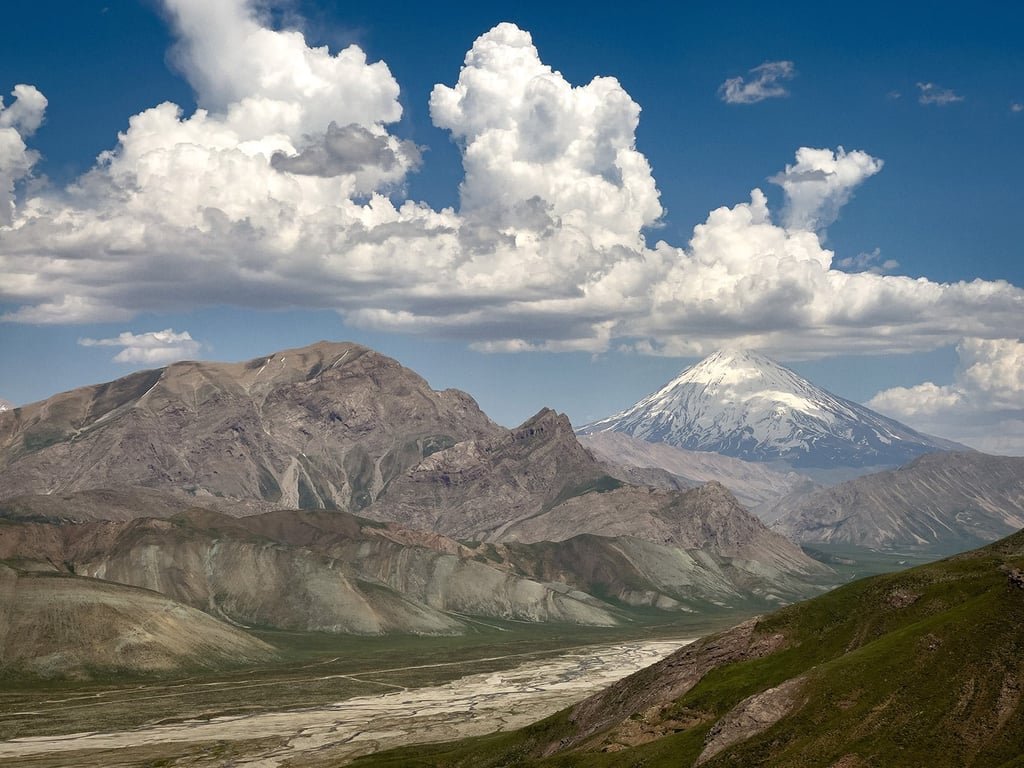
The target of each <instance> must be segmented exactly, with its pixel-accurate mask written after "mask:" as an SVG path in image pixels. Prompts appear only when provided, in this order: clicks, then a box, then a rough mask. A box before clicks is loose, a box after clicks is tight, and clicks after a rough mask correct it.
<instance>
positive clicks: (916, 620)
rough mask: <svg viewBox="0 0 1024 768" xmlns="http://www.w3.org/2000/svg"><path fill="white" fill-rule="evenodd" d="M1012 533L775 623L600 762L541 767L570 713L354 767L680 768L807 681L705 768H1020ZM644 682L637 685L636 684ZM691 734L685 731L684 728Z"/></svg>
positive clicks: (836, 595)
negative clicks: (762, 699) (771, 648)
mask: <svg viewBox="0 0 1024 768" xmlns="http://www.w3.org/2000/svg"><path fill="white" fill-rule="evenodd" d="M1015 568H1022V569H1024V533H1021V534H1016V535H1014V536H1012V537H1010V538H1009V539H1005V540H1003V541H1002V542H998V543H997V544H995V545H991V546H989V547H986V548H984V549H981V550H977V551H975V552H973V553H968V554H966V555H961V556H957V557H954V558H950V559H949V560H945V561H942V562H939V563H933V564H929V565H925V566H921V567H918V568H914V569H912V570H909V571H905V572H902V573H898V574H889V575H883V576H878V577H874V578H870V579H865V580H863V581H859V582H855V583H853V584H850V585H847V586H845V587H842V588H840V589H837V590H835V591H834V592H831V593H829V594H827V595H824V596H822V597H819V598H816V599H814V600H810V601H807V602H806V603H801V604H799V605H796V606H791V607H789V608H786V609H783V610H781V611H778V612H776V613H774V614H772V615H770V616H768V617H766V618H765V619H764V620H762V621H761V623H760V624H759V626H758V629H757V633H759V634H761V635H763V636H768V635H772V634H775V633H780V632H781V633H782V634H784V635H785V637H786V639H787V642H786V645H785V647H784V648H783V649H782V650H780V651H777V652H776V653H773V654H771V655H769V656H767V657H765V658H762V659H757V660H754V661H747V662H743V663H738V664H731V665H728V666H724V667H720V668H718V669H716V670H714V671H712V672H710V673H709V674H707V675H706V676H705V677H704V678H703V679H702V680H701V682H700V683H699V684H698V685H696V686H695V687H694V688H693V689H691V690H690V691H689V692H688V693H687V694H685V695H684V696H683V697H682V698H680V699H678V700H676V701H674V702H666V703H665V705H664V706H663V707H662V708H661V710H660V711H659V712H656V713H653V714H652V713H649V712H648V713H645V715H644V719H645V722H648V723H649V724H651V725H652V726H654V727H657V726H658V725H661V726H662V728H663V729H664V730H667V731H669V732H672V731H675V732H672V733H671V735H668V736H665V737H663V738H660V739H657V740H655V741H652V742H650V743H647V744H644V745H642V746H639V747H633V748H631V749H625V750H623V751H618V752H613V753H604V752H601V751H600V750H601V749H603V748H604V747H606V746H608V745H609V744H613V743H615V742H616V741H617V740H618V739H619V734H616V733H615V732H610V733H606V734H604V735H603V736H601V737H598V738H597V739H596V740H591V741H590V742H588V743H587V744H585V745H584V747H583V748H582V749H579V750H576V751H573V752H569V753H564V754H560V755H555V756H554V757H549V758H543V759H542V758H540V757H538V755H539V754H540V752H541V750H543V749H544V748H545V747H546V746H548V745H555V744H557V743H558V742H559V741H560V740H561V739H562V738H563V737H564V736H567V735H569V734H570V733H571V732H572V728H573V726H572V725H571V724H570V722H569V717H568V713H566V712H563V713H559V714H557V715H555V716H553V717H551V718H548V719H547V720H545V721H542V722H541V723H537V724H535V725H533V726H531V727H529V728H526V729H523V730H522V731H519V732H516V733H512V734H496V735H493V736H489V737H486V738H483V739H476V740H471V741H468V742H463V743H458V744H448V745H435V746H433V747H417V748H416V749H415V750H409V751H396V752H391V753H385V754H382V755H379V756H375V757H370V758H366V759H364V760H362V761H360V762H358V763H357V764H358V765H360V766H399V765H404V766H481V767H486V766H512V765H524V766H525V765H531V766H533V765H536V766H641V765H642V766H652V767H653V766H689V765H692V764H693V763H694V761H695V760H696V758H697V756H698V755H699V754H700V752H701V750H702V748H703V742H704V738H705V736H706V734H707V732H708V731H709V730H710V728H711V726H712V725H713V724H714V723H715V722H716V721H717V720H718V719H719V718H720V717H722V716H723V715H724V714H725V713H727V712H728V711H729V710H730V709H732V708H733V707H734V706H735V705H736V704H737V703H739V702H740V701H742V700H743V699H744V698H746V697H747V696H750V695H751V694H754V693H757V692H759V691H763V690H765V689H767V688H770V687H772V686H775V685H778V684H779V683H781V682H783V681H785V680H788V679H790V678H793V677H796V676H799V675H802V674H805V675H807V683H806V685H805V687H804V689H803V693H802V705H798V707H797V709H796V710H795V711H794V712H793V713H792V714H791V715H790V716H788V717H786V718H784V719H782V720H781V721H780V722H778V723H777V724H776V725H774V726H773V727H771V728H769V729H768V730H767V731H765V732H764V733H762V734H761V735H759V736H755V737H753V738H750V739H748V740H747V741H746V742H743V743H740V744H738V745H735V746H734V747H732V748H730V749H727V750H726V751H725V752H723V753H721V754H720V755H718V756H717V757H716V758H715V759H713V760H711V761H709V762H707V763H705V765H707V766H752V765H759V766H760V765H763V766H787V767H789V766H836V765H839V766H842V768H859V767H860V766H885V767H886V768H890V767H898V766H908V767H909V766H922V765H927V766H929V768H944V767H945V766H949V768H954V767H957V768H960V767H966V766H976V767H977V768H982V767H984V768H990V767H1005V768H1010V767H1011V766H1021V765H1024V761H1022V760H1021V758H1020V755H1021V754H1022V752H1024V707H1022V704H1021V697H1022V692H1024V589H1022V588H1021V587H1019V586H1016V585H1014V584H1013V583H1012V582H1011V580H1010V579H1009V578H1008V572H1009V571H1010V570H1012V569H1015ZM638 680H642V678H638ZM684 723H688V724H690V725H689V727H685V726H684V725H683V724H684Z"/></svg>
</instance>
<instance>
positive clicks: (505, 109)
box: [430, 23, 662, 266]
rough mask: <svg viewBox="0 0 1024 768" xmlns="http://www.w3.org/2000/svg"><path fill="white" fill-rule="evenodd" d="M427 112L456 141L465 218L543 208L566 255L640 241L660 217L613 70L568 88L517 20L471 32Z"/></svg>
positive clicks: (494, 218)
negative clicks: (562, 236) (453, 77)
mask: <svg viewBox="0 0 1024 768" xmlns="http://www.w3.org/2000/svg"><path fill="white" fill-rule="evenodd" d="M430 114H431V117H432V118H433V121H434V123H435V125H437V126H438V127H440V128H446V129H448V130H449V131H451V133H452V136H453V137H454V138H455V139H456V140H457V141H459V142H460V144H461V146H462V150H463V165H464V167H465V171H466V177H465V180H464V181H463V183H462V186H461V188H460V193H461V198H460V199H461V203H462V205H461V211H462V213H463V215H464V216H467V217H469V218H471V219H474V220H477V221H486V222H488V223H490V224H492V225H494V226H496V227H497V228H498V229H499V230H501V229H506V228H508V227H513V228H515V229H521V228H524V227H523V223H524V222H523V214H524V212H525V213H533V214H534V215H533V216H531V218H532V219H534V220H537V217H536V213H537V212H538V211H539V210H541V209H543V211H544V214H545V215H544V216H543V217H541V218H540V219H539V221H540V222H541V227H542V228H547V227H548V226H549V225H550V224H552V223H555V222H557V223H558V230H559V231H560V232H564V233H566V234H567V235H568V239H569V240H571V241H572V242H567V243H566V246H567V247H568V248H570V249H573V250H575V251H576V253H577V255H575V256H572V255H571V256H570V258H579V256H580V255H583V254H584V253H585V249H586V248H587V247H588V245H592V246H594V247H596V248H597V249H602V248H608V247H611V246H615V245H623V246H626V247H629V248H639V247H641V246H642V244H643V241H642V239H641V237H640V230H641V228H642V227H645V226H650V225H652V224H654V223H655V222H656V221H657V219H658V217H659V216H661V213H662V209H661V204H660V202H659V200H658V198H659V194H658V190H657V188H656V186H655V183H654V179H653V177H652V176H651V169H650V166H649V164H648V163H647V159H646V158H645V157H644V156H643V155H642V154H641V153H640V152H638V151H637V150H636V148H635V132H636V127H637V124H638V122H639V118H640V107H639V106H638V105H637V104H636V102H634V101H633V100H632V99H631V98H630V97H629V94H627V93H626V92H625V90H623V88H622V86H621V85H619V82H618V81H617V80H615V78H612V77H596V78H594V79H593V80H592V81H591V82H590V83H588V84H587V85H583V86H575V87H574V86H572V85H571V84H570V83H569V82H568V81H566V79H565V78H564V77H562V75H561V74H560V73H558V72H555V71H554V70H552V69H551V67H550V66H548V65H547V64H544V63H543V62H542V61H541V60H540V56H539V54H538V52H537V49H536V48H535V47H534V45H533V41H532V39H531V37H530V35H529V33H527V32H524V31H523V30H521V29H519V28H518V27H516V26H515V25H513V24H508V23H505V24H499V25H498V26H497V27H495V28H494V29H492V30H491V31H490V32H488V33H487V34H485V35H483V36H481V37H480V38H479V39H477V41H476V42H475V43H474V44H473V47H472V49H471V50H470V51H469V53H467V54H466V59H465V64H464V65H463V67H462V71H461V72H460V73H459V80H458V82H457V83H456V84H455V85H454V86H453V87H448V86H445V85H437V86H435V87H434V90H433V92H432V93H431V96H430ZM529 230H530V231H536V229H535V228H529ZM588 240H589V241H590V243H587V241H588ZM590 250H594V248H590ZM551 255H553V256H554V255H556V254H555V253H552V254H551ZM595 266H599V265H595Z"/></svg>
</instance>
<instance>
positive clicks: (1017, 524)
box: [766, 451, 1024, 554]
mask: <svg viewBox="0 0 1024 768" xmlns="http://www.w3.org/2000/svg"><path fill="white" fill-rule="evenodd" d="M766 519H769V520H773V522H772V529H773V530H775V531H778V532H779V533H782V534H783V535H785V536H787V537H789V538H791V539H793V540H795V541H799V542H801V543H806V544H813V543H829V544H853V545H856V546H862V547H874V548H899V547H912V548H917V549H926V550H931V551H935V552H936V553H942V554H951V553H954V552H960V551H963V550H965V549H969V548H971V547H976V546H979V545H981V544H984V543H987V542H990V541H995V540H996V539H998V538H1001V537H1003V536H1007V535H1009V534H1011V533H1013V532H1015V531H1018V530H1020V529H1021V528H1024V457H1014V456H989V455H986V454H983V453H977V452H973V451H972V452H970V453H933V454H927V455H925V456H921V457H920V458H918V459H916V460H914V461H913V462H911V463H909V464H907V465H906V466H903V467H900V468H899V469H895V470H889V471H886V472H879V473H875V474H871V475H864V476H863V477H858V478H856V479H854V480H850V481H848V482H845V483H841V484H839V485H835V486H832V487H830V488H822V489H819V490H816V491H813V492H811V493H805V494H795V495H793V496H790V497H787V498H784V499H782V500H780V501H779V502H777V503H776V504H775V505H774V507H773V508H772V509H771V510H770V511H768V512H767V513H766Z"/></svg>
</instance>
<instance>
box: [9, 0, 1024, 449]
mask: <svg viewBox="0 0 1024 768" xmlns="http://www.w3.org/2000/svg"><path fill="white" fill-rule="evenodd" d="M369 5H370V4H361V5H360V7H355V5H354V4H351V3H342V2H333V1H331V0H286V1H285V2H274V3H271V2H263V1H260V2H256V0H217V1H216V2H214V1H211V0H118V1H117V2H115V1H114V0H107V1H106V2H94V0H76V1H75V2H70V1H58V0H37V2H35V3H32V4H28V3H19V4H14V5H13V6H12V7H9V8H5V10H4V23H3V24H0V51H2V52H3V54H2V56H0V95H2V96H3V108H2V109H0V352H2V353H3V360H4V362H3V365H2V366H0V398H3V399H6V400H7V401H9V402H11V403H14V404H16V405H20V404H25V403H28V402H32V401H35V400H39V399H42V398H45V397H48V396H50V395H52V394H55V393H56V392H60V391H63V390H67V389H71V388H73V387H76V386H82V385H85V384H90V383H96V382H100V381H105V380H110V379H113V378H116V377H118V376H122V375H125V374H127V373H129V372H131V371H133V370H137V369H140V368H146V367H154V366H158V365H164V364H166V363H168V362H171V361H173V360H178V359H210V360H242V359H248V358H251V357H256V356H259V355H262V354H266V353H269V352H272V351H276V350H279V349H283V348H287V347H295V346H302V345H305V344H309V343H312V342H314V341H317V340H319V339H331V340H351V341H357V342H360V343H363V344H366V345H368V346H371V347H373V348H375V349H377V350H379V351H381V352H383V353H385V354H388V355H391V356H393V357H395V358H397V359H398V360H399V361H400V362H402V363H403V364H405V365H407V366H408V367H410V368H412V369H413V370H415V371H417V372H418V373H420V374H421V375H423V376H424V377H425V378H427V380H428V381H429V382H430V383H431V385H432V386H434V387H435V388H445V387H457V388H459V389H463V390H465V391H467V392H469V393H470V394H472V395H473V396H474V397H475V398H476V399H477V400H478V402H479V403H480V404H481V406H482V407H483V408H484V410H485V411H486V412H487V413H488V414H489V415H491V417H492V418H494V419H495V420H496V421H498V422H499V423H503V424H506V425H509V426H513V425H515V424H518V423H520V422H521V421H523V420H525V419H526V418H528V417H529V416H530V415H532V414H533V413H535V412H536V411H538V410H539V409H540V408H542V407H545V406H547V407H552V408H555V409H556V410H559V411H562V412H565V413H567V414H568V415H569V417H570V419H572V421H573V422H574V423H576V424H578V425H579V424H583V423H586V422H588V421H592V420H596V419H599V418H602V417H604V416H607V415H609V414H611V413H613V412H615V411H618V410H621V409H623V408H626V407H628V406H629V405H631V404H633V403H634V402H635V401H637V400H639V399H640V398H642V397H643V396H645V395H647V394H648V393H650V392H652V391H654V390H656V389H658V388H659V387H660V386H662V385H663V384H664V383H665V382H667V381H668V380H669V379H671V378H672V377H673V376H674V375H675V374H677V373H678V372H679V371H680V370H681V369H682V368H684V367H686V366H687V365H689V364H692V363H693V362H695V361H697V360H698V359H700V358H701V357H703V356H704V355H706V354H710V353H711V352H713V351H715V350H716V349H719V348H722V347H747V348H753V349H758V350H760V351H762V352H764V353H765V354H768V355H769V356H771V357H773V358H775V359H776V360H778V361H780V362H782V363H784V364H786V365H788V366H789V367H791V368H793V369H794V370H795V371H797V372H798V373H800V374H802V375H804V376H806V377H808V378H809V379H811V380H812V381H813V382H815V383H816V384H818V385H820V386H823V387H825V388H827V389H829V390H831V391H833V392H835V393H836V394H839V395H841V396H843V397H847V398H849V399H851V400H855V401H857V402H863V403H867V404H868V405H869V406H870V407H873V408H875V409H876V410H879V411H881V412H883V413H885V414H887V415H889V416H893V417H895V418H897V419H900V420H901V421H904V422H905V423H907V424H909V425H910V426H913V427H915V428H918V429H922V430H924V431H927V432H930V433H932V434H936V435H940V436H942V437H947V438H951V439H955V440H960V441H962V442H965V443H967V444H968V445H971V446H974V447H977V448H979V449H981V450H986V451H990V452H996V453H1012V454H1019V455H1024V343H1022V338H1021V335H1022V333H1024V287H1022V286H1024V258H1022V256H1024V253H1022V250H1024V248H1022V246H1021V238H1020V235H1019V230H1020V225H1019V220H1020V217H1019V212H1018V209H1019V199H1020V193H1019V190H1020V180H1021V179H1022V178H1024V152H1022V151H1021V148H1020V147H1021V138H1022V136H1024V46H1022V45H1021V44H1020V40H1021V39H1022V33H1024V11H1022V10H1019V9H1015V8H1014V7H1013V5H1014V4H1009V3H1001V2H1000V3H994V2H978V3H973V4H971V5H970V6H969V7H965V6H963V4H960V3H956V4H954V3H949V4H945V3H934V2H932V3H900V4H895V5H897V6H898V7H893V5H894V4H888V3H887V4H882V3H873V2H867V3H861V4H858V6H857V7H856V9H855V10H852V9H850V8H847V7H840V6H838V5H836V4H823V3H817V2H816V3H813V4H812V3H783V4H781V5H779V4H774V5H773V4H764V3H753V2H743V1H741V2H735V3H731V4H729V6H728V8H727V9H726V8H725V6H723V5H722V4H720V3H681V4H674V5H675V6H678V7H671V8H667V7H665V5H664V4H654V3H645V2H638V3H632V4H630V5H629V6H628V8H626V7H623V6H621V4H616V5H611V4H608V5H603V4H601V3H594V2H588V3H585V4H584V3H579V2H566V3H550V2H545V3H539V2H520V3H516V4H514V6H513V5H510V6H508V7H502V6H501V4H496V3H495V4H486V3H446V4H440V5H439V4H408V6H406V5H405V4H399V5H397V6H396V5H389V6H379V7H378V6H374V7H368V6H369ZM364 6H367V7H364ZM833 6H835V7H833Z"/></svg>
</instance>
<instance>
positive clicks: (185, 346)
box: [78, 328, 203, 365]
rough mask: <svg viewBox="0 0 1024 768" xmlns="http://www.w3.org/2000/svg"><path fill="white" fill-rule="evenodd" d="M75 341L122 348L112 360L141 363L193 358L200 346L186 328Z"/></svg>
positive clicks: (92, 345) (84, 344)
mask: <svg viewBox="0 0 1024 768" xmlns="http://www.w3.org/2000/svg"><path fill="white" fill-rule="evenodd" d="M78 343H79V344H81V345H82V346H83V347H121V351H120V352H118V353H117V354H116V355H114V362H116V363H141V364H143V365H160V364H163V363H172V362H174V361H176V360H186V359H193V358H195V357H196V355H198V354H199V350H201V349H202V347H203V345H202V344H201V343H200V342H198V341H196V340H195V339H193V338H192V336H191V334H189V332H188V331H182V332H181V333H178V332H176V331H175V330H173V329H172V328H165V329H164V330H162V331H150V332H149V333H132V332H131V331H125V332H124V333H121V334H119V335H117V336H115V337H114V338H112V339H79V340H78Z"/></svg>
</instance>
